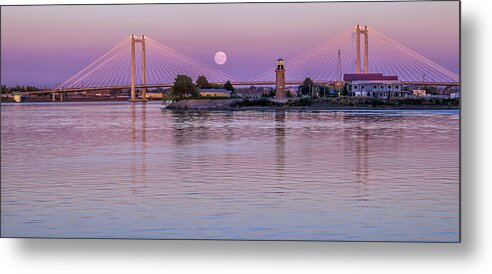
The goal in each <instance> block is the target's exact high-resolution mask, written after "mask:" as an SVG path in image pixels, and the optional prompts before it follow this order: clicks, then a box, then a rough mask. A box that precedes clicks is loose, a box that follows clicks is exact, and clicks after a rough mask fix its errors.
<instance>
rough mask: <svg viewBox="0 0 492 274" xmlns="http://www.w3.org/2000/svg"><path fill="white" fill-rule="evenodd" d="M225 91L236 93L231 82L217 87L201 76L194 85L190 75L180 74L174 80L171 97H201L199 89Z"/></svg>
mask: <svg viewBox="0 0 492 274" xmlns="http://www.w3.org/2000/svg"><path fill="white" fill-rule="evenodd" d="M220 88H222V89H225V90H229V91H231V92H233V93H234V86H233V85H232V83H231V81H229V80H227V82H225V84H224V85H217V84H213V83H210V82H208V79H207V78H206V77H205V76H203V75H201V76H199V77H198V78H197V80H196V83H193V79H192V78H191V77H190V76H188V75H183V74H180V75H178V76H176V78H175V79H174V83H173V86H172V88H171V95H172V96H175V97H186V96H192V97H198V96H200V94H199V92H198V90H199V89H220Z"/></svg>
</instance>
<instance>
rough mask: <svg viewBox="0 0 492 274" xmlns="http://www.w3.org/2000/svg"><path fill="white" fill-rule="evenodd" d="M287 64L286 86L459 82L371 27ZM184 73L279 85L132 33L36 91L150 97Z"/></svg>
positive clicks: (269, 73)
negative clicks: (361, 76)
mask: <svg viewBox="0 0 492 274" xmlns="http://www.w3.org/2000/svg"><path fill="white" fill-rule="evenodd" d="M357 28H358V27H357ZM361 33H362V34H364V35H365V42H364V68H362V67H361V66H362V62H361V60H360V54H361V53H360V37H359V35H360V34H361ZM369 37H370V38H369ZM357 56H359V57H357ZM273 61H274V60H272V64H273V63H274V62H273ZM285 63H286V69H287V72H286V85H297V84H300V83H302V81H303V80H304V79H305V78H306V77H310V78H311V79H313V80H314V81H315V82H317V83H324V84H328V83H332V82H334V81H337V80H342V76H343V74H345V73H360V72H361V71H364V72H365V73H367V72H371V73H372V72H374V73H383V74H386V75H396V76H398V77H399V79H400V80H401V81H402V83H403V84H408V85H412V84H413V85H436V86H459V76H458V75H457V74H455V73H453V72H451V71H449V70H448V69H446V68H444V67H442V66H441V65H439V64H437V63H435V62H433V61H431V60H430V59H428V58H426V57H424V56H422V55H420V54H418V53H416V52H414V51H412V50H411V49H409V48H407V47H405V46H404V45H402V44H400V43H398V42H396V41H394V40H392V39H391V38H389V37H387V36H385V35H384V34H382V33H380V32H378V31H376V30H374V29H372V28H371V29H367V28H366V29H365V30H364V31H360V33H358V31H357V29H356V30H354V29H349V30H347V31H345V32H343V33H341V34H339V35H337V36H335V37H333V38H331V39H329V40H327V41H326V42H324V43H322V44H321V45H319V46H317V47H315V48H313V49H311V50H308V51H306V52H304V53H302V54H300V55H298V56H295V57H293V58H290V59H289V58H287V59H286V60H285ZM179 74H184V75H188V76H190V77H191V78H192V79H193V80H196V79H197V78H198V76H200V75H204V76H205V77H207V79H208V80H209V82H211V83H214V84H223V83H225V82H226V81H231V82H232V84H233V85H275V73H274V70H273V68H272V69H271V70H268V71H266V72H264V73H261V74H259V75H258V76H256V77H254V78H252V79H249V80H240V79H237V78H236V77H234V76H232V75H229V74H227V73H224V72H222V71H219V70H217V69H215V68H213V67H211V66H209V65H206V64H204V63H202V62H200V61H197V60H195V59H193V58H191V57H189V56H187V55H185V54H183V53H180V52H178V51H176V50H174V49H172V48H170V47H167V46H165V45H163V44H161V43H159V42H157V41H155V40H153V39H152V38H150V37H148V36H143V35H142V36H135V35H131V36H130V37H128V38H126V39H124V40H123V41H121V42H120V43H119V44H117V45H116V46H114V47H113V48H112V49H110V50H109V51H107V52H106V53H105V54H104V55H102V56H101V57H99V58H98V59H97V60H95V61H94V62H92V63H91V64H89V65H88V66H86V67H85V68H83V69H82V70H81V71H79V72H78V73H76V74H75V75H73V76H72V77H70V78H69V79H67V80H66V81H65V82H63V83H62V84H61V85H59V86H58V87H56V89H55V90H50V91H38V92H32V93H46V92H57V93H65V92H82V91H98V90H111V89H125V88H127V89H128V88H130V89H131V94H132V95H131V98H132V100H136V97H135V89H141V90H142V93H143V94H142V95H143V98H145V96H144V95H145V92H146V89H147V88H157V87H170V86H172V84H173V82H174V79H175V78H176V76H177V75H179Z"/></svg>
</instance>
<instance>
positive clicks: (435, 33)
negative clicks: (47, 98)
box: [1, 1, 459, 87]
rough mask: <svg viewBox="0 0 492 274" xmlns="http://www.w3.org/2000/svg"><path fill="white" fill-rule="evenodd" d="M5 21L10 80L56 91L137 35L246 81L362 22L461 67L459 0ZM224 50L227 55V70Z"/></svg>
mask: <svg viewBox="0 0 492 274" xmlns="http://www.w3.org/2000/svg"><path fill="white" fill-rule="evenodd" d="M1 23H2V28H1V31H2V32H1V34H2V35H1V47H2V52H1V55H2V56H1V57H2V64H1V65H2V67H1V68H2V69H1V76H2V84H7V85H15V84H21V85H27V84H29V85H37V86H44V85H47V86H48V87H52V86H54V85H56V84H57V83H61V82H63V81H64V80H66V79H67V78H69V77H70V76H71V75H73V74H75V73H77V72H78V71H79V70H80V69H82V68H83V67H85V66H86V65H87V64H89V63H91V62H92V61H93V60H94V59H96V58H98V57H99V56H100V55H101V54H103V53H104V52H106V51H107V50H109V49H110V48H112V47H113V46H114V45H116V44H117V43H119V42H120V41H122V40H123V39H125V38H126V37H128V35H130V34H132V33H135V34H145V35H147V36H150V37H152V38H153V39H154V40H157V41H159V42H161V43H162V44H165V45H167V46H169V47H171V48H174V49H176V50H178V51H180V52H182V53H184V54H186V55H189V56H191V57H193V58H195V59H198V60H200V61H202V62H204V63H206V64H208V65H211V66H213V67H215V68H217V69H220V70H221V71H224V72H226V73H229V74H231V75H233V76H235V77H236V78H239V79H249V78H251V77H253V76H255V75H257V74H259V73H262V72H264V71H265V70H267V69H269V68H271V67H272V63H274V61H275V60H276V59H277V58H278V57H283V58H290V57H293V56H295V55H297V54H299V53H302V52H304V51H306V50H308V49H311V48H313V47H315V46H317V45H319V44H320V43H322V42H323V41H326V40H328V39H330V38H331V37H333V36H334V35H336V34H338V33H340V32H343V31H345V30H347V29H348V28H351V27H352V26H353V25H356V24H363V25H369V26H371V27H373V28H375V29H377V30H378V31H380V32H381V33H384V34H385V35H386V36H389V37H391V38H393V39H394V40H396V41H398V42H400V43H401V44H403V45H405V46H407V47H409V48H410V49H412V50H414V51H416V52H418V53H420V54H422V55H424V56H425V57H427V58H429V59H431V60H433V61H435V62H436V63H438V64H440V65H442V66H444V67H446V68H448V69H449V70H451V71H453V72H455V73H458V72H459V3H458V2H457V1H449V2H448V1H434V2H401V3H397V2H387V3H384V2H367V3H348V2H345V3H303V4H299V3H290V4H288V3H286V4H193V5H179V4H162V5H106V6H104V5H97V6H96V5H86V6H18V7H9V6H3V7H2V11H1ZM219 50H221V51H224V52H226V53H227V55H228V62H227V63H226V64H225V65H222V66H219V65H216V64H215V63H214V59H213V57H214V54H215V52H217V51H219Z"/></svg>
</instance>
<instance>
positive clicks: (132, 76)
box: [130, 34, 147, 102]
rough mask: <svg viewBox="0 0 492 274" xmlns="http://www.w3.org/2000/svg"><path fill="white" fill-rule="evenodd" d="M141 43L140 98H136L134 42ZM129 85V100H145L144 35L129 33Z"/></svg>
mask: <svg viewBox="0 0 492 274" xmlns="http://www.w3.org/2000/svg"><path fill="white" fill-rule="evenodd" d="M136 43H141V45H142V98H140V99H137V97H136V92H135V71H136V67H135V66H136V64H135V63H136V61H135V44H136ZM131 60H132V61H131V62H132V64H131V72H130V79H131V86H130V102H147V88H146V87H145V81H146V75H145V70H146V68H145V65H146V64H145V63H146V60H145V35H142V36H140V37H138V38H137V37H136V36H135V34H132V35H131Z"/></svg>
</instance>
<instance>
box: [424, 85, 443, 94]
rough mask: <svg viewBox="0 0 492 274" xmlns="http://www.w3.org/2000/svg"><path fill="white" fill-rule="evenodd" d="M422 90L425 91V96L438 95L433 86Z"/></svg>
mask: <svg viewBox="0 0 492 274" xmlns="http://www.w3.org/2000/svg"><path fill="white" fill-rule="evenodd" d="M424 89H425V93H427V94H430V95H438V94H439V91H438V90H437V88H436V87H434V86H426V87H424Z"/></svg>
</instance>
